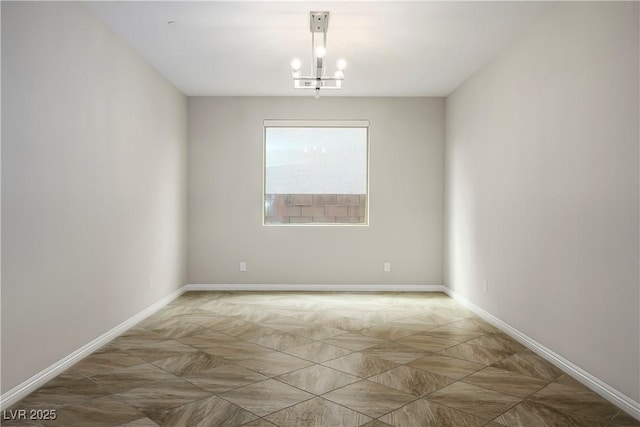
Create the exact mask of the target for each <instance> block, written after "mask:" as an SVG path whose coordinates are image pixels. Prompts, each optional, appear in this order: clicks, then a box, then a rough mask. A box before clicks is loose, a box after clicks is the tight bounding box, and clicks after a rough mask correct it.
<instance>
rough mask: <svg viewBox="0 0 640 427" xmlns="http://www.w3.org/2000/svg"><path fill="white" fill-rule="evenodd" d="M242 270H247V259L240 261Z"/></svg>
mask: <svg viewBox="0 0 640 427" xmlns="http://www.w3.org/2000/svg"><path fill="white" fill-rule="evenodd" d="M240 271H247V263H246V261H240Z"/></svg>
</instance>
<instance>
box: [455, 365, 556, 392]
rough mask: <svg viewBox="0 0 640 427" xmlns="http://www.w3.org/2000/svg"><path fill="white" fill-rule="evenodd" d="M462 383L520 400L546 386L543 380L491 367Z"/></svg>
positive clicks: (465, 379)
mask: <svg viewBox="0 0 640 427" xmlns="http://www.w3.org/2000/svg"><path fill="white" fill-rule="evenodd" d="M462 381H464V382H466V383H469V384H473V385H477V386H478V387H482V388H486V389H488V390H493V391H497V392H500V393H504V394H510V395H512V396H516V397H519V398H521V399H523V398H525V397H527V396H529V395H531V394H533V393H535V392H536V391H538V390H540V389H541V388H542V387H544V386H545V385H547V381H545V380H541V379H539V378H534V377H529V376H526V375H522V374H517V373H515V372H512V371H505V370H504V369H498V368H493V367H491V366H489V367H487V368H485V369H483V370H481V371H478V372H476V373H475V374H471V375H469V376H468V377H465V378H464V379H463V380H462Z"/></svg>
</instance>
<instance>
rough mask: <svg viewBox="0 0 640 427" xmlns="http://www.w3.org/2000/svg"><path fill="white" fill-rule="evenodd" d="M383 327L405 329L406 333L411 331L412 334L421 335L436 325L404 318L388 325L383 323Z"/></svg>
mask: <svg viewBox="0 0 640 427" xmlns="http://www.w3.org/2000/svg"><path fill="white" fill-rule="evenodd" d="M384 325H389V326H393V327H395V328H400V329H405V330H407V331H412V332H414V333H423V332H427V331H429V330H431V329H434V328H437V327H438V325H436V324H434V323H429V322H425V321H424V320H420V319H413V318H410V317H409V318H405V319H400V320H394V321H391V322H388V323H384Z"/></svg>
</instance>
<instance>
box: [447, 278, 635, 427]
mask: <svg viewBox="0 0 640 427" xmlns="http://www.w3.org/2000/svg"><path fill="white" fill-rule="evenodd" d="M443 291H444V292H445V293H446V294H447V295H449V296H450V297H451V298H453V299H454V300H456V301H457V302H459V303H460V304H462V305H463V306H465V307H467V308H468V309H469V310H471V311H473V312H474V313H475V314H477V315H478V316H480V317H482V318H483V319H484V320H486V321H487V322H489V323H491V324H492V325H493V326H495V327H496V328H498V329H500V330H501V331H503V332H504V333H506V334H507V335H509V336H511V337H512V338H513V339H515V340H516V341H518V342H520V343H521V344H522V345H524V346H526V347H528V348H529V349H530V350H532V351H533V352H535V353H537V354H538V355H539V356H541V357H543V358H544V359H546V360H547V361H549V362H551V363H553V364H554V365H555V366H557V367H558V368H559V369H561V370H562V371H564V372H566V373H567V374H569V375H571V376H572V377H573V378H575V379H576V380H578V381H580V382H581V383H582V384H584V385H585V386H587V387H589V388H590V389H591V390H593V391H595V392H596V393H598V394H599V395H600V396H602V397H604V398H605V399H607V400H608V401H609V402H611V403H613V404H614V405H616V406H617V407H619V408H621V409H622V410H624V411H625V412H627V413H628V414H629V415H631V416H633V417H634V418H636V419H638V420H640V402H636V401H635V400H633V399H631V398H630V397H628V396H626V395H624V394H622V393H621V392H619V391H618V390H616V389H615V388H613V387H611V386H610V385H608V384H606V383H605V382H603V381H601V380H600V379H598V378H596V377H594V376H593V375H591V374H590V373H588V372H587V371H585V370H583V369H581V368H580V367H578V366H577V365H575V364H573V363H571V362H570V361H568V360H567V359H565V358H564V357H562V356H560V355H559V354H557V353H555V352H554V351H552V350H550V349H548V348H547V347H545V346H544V345H542V344H540V343H539V342H537V341H535V340H533V339H532V338H530V337H528V336H527V335H525V334H523V333H522V332H520V331H519V330H517V329H516V328H514V327H512V326H511V325H509V324H507V323H505V322H503V321H502V320H500V319H499V318H497V317H496V316H494V315H493V314H491V313H489V312H488V311H485V310H484V309H482V308H480V307H478V306H477V305H475V304H474V303H472V302H471V301H469V300H468V299H466V298H465V297H463V296H462V295H460V294H458V293H456V292H454V291H453V290H451V289H449V288H444V290H443Z"/></svg>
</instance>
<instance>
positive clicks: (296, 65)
mask: <svg viewBox="0 0 640 427" xmlns="http://www.w3.org/2000/svg"><path fill="white" fill-rule="evenodd" d="M300 67H302V62H301V61H300V60H299V59H298V58H293V59H292V60H291V69H292V70H293V71H298V70H300Z"/></svg>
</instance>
